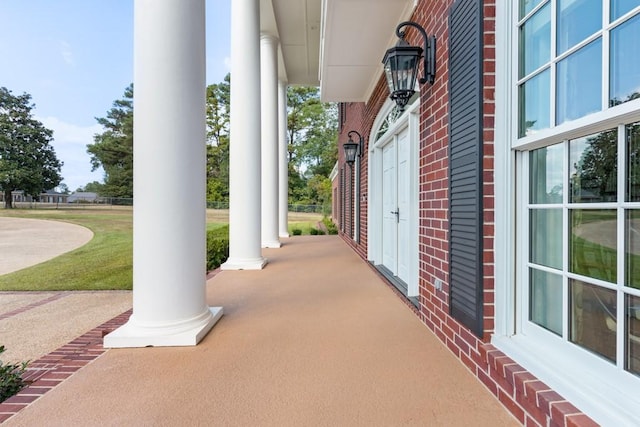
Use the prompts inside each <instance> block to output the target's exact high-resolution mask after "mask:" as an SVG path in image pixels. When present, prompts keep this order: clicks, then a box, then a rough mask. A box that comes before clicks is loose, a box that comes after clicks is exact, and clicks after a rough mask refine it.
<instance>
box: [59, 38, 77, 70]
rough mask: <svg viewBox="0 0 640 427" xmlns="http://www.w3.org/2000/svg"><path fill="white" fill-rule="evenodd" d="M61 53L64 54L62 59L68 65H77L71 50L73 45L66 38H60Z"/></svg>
mask: <svg viewBox="0 0 640 427" xmlns="http://www.w3.org/2000/svg"><path fill="white" fill-rule="evenodd" d="M59 46H60V54H61V55H62V59H64V62H66V63H67V65H75V60H74V59H73V52H72V51H71V45H70V44H69V43H67V42H66V41H64V40H60V43H59Z"/></svg>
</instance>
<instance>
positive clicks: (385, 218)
mask: <svg viewBox="0 0 640 427" xmlns="http://www.w3.org/2000/svg"><path fill="white" fill-rule="evenodd" d="M397 187H398V183H397V177H396V145H395V142H391V143H389V144H387V145H386V146H385V147H384V148H383V149H382V264H383V265H384V266H385V267H387V268H388V269H389V270H391V272H392V273H393V274H396V269H397V265H396V263H397V255H396V245H397V240H396V239H397V223H396V214H395V213H394V212H395V211H396V208H397V207H398V204H397V200H396V195H397Z"/></svg>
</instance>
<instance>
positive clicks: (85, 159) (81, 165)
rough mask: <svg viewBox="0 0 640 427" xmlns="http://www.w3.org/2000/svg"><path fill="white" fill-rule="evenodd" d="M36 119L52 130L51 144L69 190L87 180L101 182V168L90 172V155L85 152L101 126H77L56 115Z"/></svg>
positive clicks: (83, 183) (100, 129)
mask: <svg viewBox="0 0 640 427" xmlns="http://www.w3.org/2000/svg"><path fill="white" fill-rule="evenodd" d="M36 119H37V120H39V121H40V122H42V124H43V125H44V126H45V127H46V128H48V129H51V130H52V131H53V138H54V141H53V143H52V144H51V145H53V148H54V149H55V151H56V156H57V157H58V159H59V160H61V161H62V162H63V163H64V165H63V166H62V177H63V178H64V183H65V184H67V186H68V187H69V189H70V190H71V191H73V190H75V189H76V188H78V187H81V186H84V185H85V184H87V183H89V182H93V181H99V182H102V180H103V171H102V169H99V170H97V171H94V172H91V161H90V156H89V154H88V153H87V144H92V143H93V136H94V135H95V134H96V133H100V132H102V126H100V125H99V124H95V125H91V126H78V125H74V124H72V123H66V122H64V121H62V120H60V119H58V118H57V117H44V118H39V117H36Z"/></svg>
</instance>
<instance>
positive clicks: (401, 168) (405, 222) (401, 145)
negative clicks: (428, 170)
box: [396, 128, 411, 283]
mask: <svg viewBox="0 0 640 427" xmlns="http://www.w3.org/2000/svg"><path fill="white" fill-rule="evenodd" d="M396 145H397V148H398V166H397V168H398V188H397V195H398V196H397V199H398V209H397V211H398V228H397V233H398V238H397V256H396V259H397V263H398V269H397V272H396V275H397V276H398V277H399V278H400V279H401V280H402V281H403V282H405V283H409V239H410V236H409V223H410V221H409V213H410V209H411V202H410V200H409V187H410V185H411V184H410V182H409V176H410V175H409V174H410V172H411V171H410V169H411V168H410V156H409V130H408V129H406V128H405V130H403V131H402V132H400V133H399V134H398V136H397V140H396Z"/></svg>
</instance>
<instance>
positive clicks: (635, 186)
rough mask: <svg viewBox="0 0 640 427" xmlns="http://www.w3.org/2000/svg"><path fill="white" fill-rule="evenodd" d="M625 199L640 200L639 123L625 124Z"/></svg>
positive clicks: (629, 200)
mask: <svg viewBox="0 0 640 427" xmlns="http://www.w3.org/2000/svg"><path fill="white" fill-rule="evenodd" d="M625 130H626V132H627V179H626V181H627V197H626V199H627V201H628V202H640V123H634V124H631V125H627V127H626V129H625Z"/></svg>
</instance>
